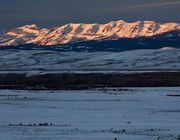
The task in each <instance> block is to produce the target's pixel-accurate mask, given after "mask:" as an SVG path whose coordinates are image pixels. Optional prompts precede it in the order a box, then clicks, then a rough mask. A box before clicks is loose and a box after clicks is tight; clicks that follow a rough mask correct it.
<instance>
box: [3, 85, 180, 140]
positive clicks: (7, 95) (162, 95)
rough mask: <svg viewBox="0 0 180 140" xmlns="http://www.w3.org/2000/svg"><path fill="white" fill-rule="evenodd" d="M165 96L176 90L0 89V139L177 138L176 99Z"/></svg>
mask: <svg viewBox="0 0 180 140" xmlns="http://www.w3.org/2000/svg"><path fill="white" fill-rule="evenodd" d="M169 94H173V95H179V94H180V88H179V87H171V88H170V87H166V88H116V89H112V88H108V89H92V90H85V91H83V90H82V91H18V90H16V91H14V90H0V139H1V140H32V139H33V140H45V139H47V140H72V139H73V140H115V138H117V140H132V139H133V140H177V138H178V136H179V135H180V119H179V118H180V97H179V96H167V95H169ZM39 123H48V125H47V126H40V125H39Z"/></svg>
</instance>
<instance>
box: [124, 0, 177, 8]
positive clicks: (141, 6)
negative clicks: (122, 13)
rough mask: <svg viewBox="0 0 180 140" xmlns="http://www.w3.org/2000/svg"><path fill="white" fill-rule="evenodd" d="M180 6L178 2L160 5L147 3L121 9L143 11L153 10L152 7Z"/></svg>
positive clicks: (161, 3)
mask: <svg viewBox="0 0 180 140" xmlns="http://www.w3.org/2000/svg"><path fill="white" fill-rule="evenodd" d="M177 4H180V1H166V2H160V3H147V4H139V5H132V6H129V7H124V8H123V9H128V10H130V9H132V10H133V9H141V8H142V9H144V8H151V7H152V8H153V7H162V6H170V5H177Z"/></svg>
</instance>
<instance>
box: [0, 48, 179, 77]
mask: <svg viewBox="0 0 180 140" xmlns="http://www.w3.org/2000/svg"><path fill="white" fill-rule="evenodd" d="M0 58H1V59H0V73H27V74H28V75H33V74H35V75H36V74H43V73H63V72H66V73H67V72H72V73H74V72H75V73H76V72H78V73H79V72H80V73H89V72H90V73H91V72H92V73H93V72H100V73H108V72H123V71H126V72H127V71H134V72H136V71H170V70H175V71H179V70H180V49H172V48H165V49H159V50H133V51H125V52H58V51H51V50H31V51H27V50H4V51H0Z"/></svg>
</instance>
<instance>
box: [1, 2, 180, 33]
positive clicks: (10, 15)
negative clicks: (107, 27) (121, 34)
mask: <svg viewBox="0 0 180 140" xmlns="http://www.w3.org/2000/svg"><path fill="white" fill-rule="evenodd" d="M179 13H180V0H0V30H1V31H2V30H7V29H10V28H13V27H17V26H22V25H24V24H37V25H39V26H40V27H54V26H60V25H63V24H66V23H72V22H74V23H77V22H84V23H94V22H96V23H106V22H109V21H111V20H126V21H130V22H131V21H137V20H155V21H157V22H180V16H179Z"/></svg>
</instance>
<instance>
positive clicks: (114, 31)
mask: <svg viewBox="0 0 180 140" xmlns="http://www.w3.org/2000/svg"><path fill="white" fill-rule="evenodd" d="M174 30H180V24H178V23H156V22H154V21H136V22H131V23H129V22H126V21H123V20H118V21H111V22H109V23H106V24H98V23H94V24H83V23H70V24H66V25H64V26H60V27H56V28H52V29H46V28H43V29H41V28H39V27H38V26H37V25H36V24H32V25H25V26H22V27H18V28H15V29H12V30H10V31H8V32H7V33H5V34H3V35H0V46H8V45H19V44H28V43H34V44H39V45H58V44H66V43H69V42H76V41H88V40H101V39H105V38H106V39H108V38H109V39H112V38H114V39H119V38H135V37H140V36H154V35H158V34H162V33H166V32H169V31H174Z"/></svg>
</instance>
